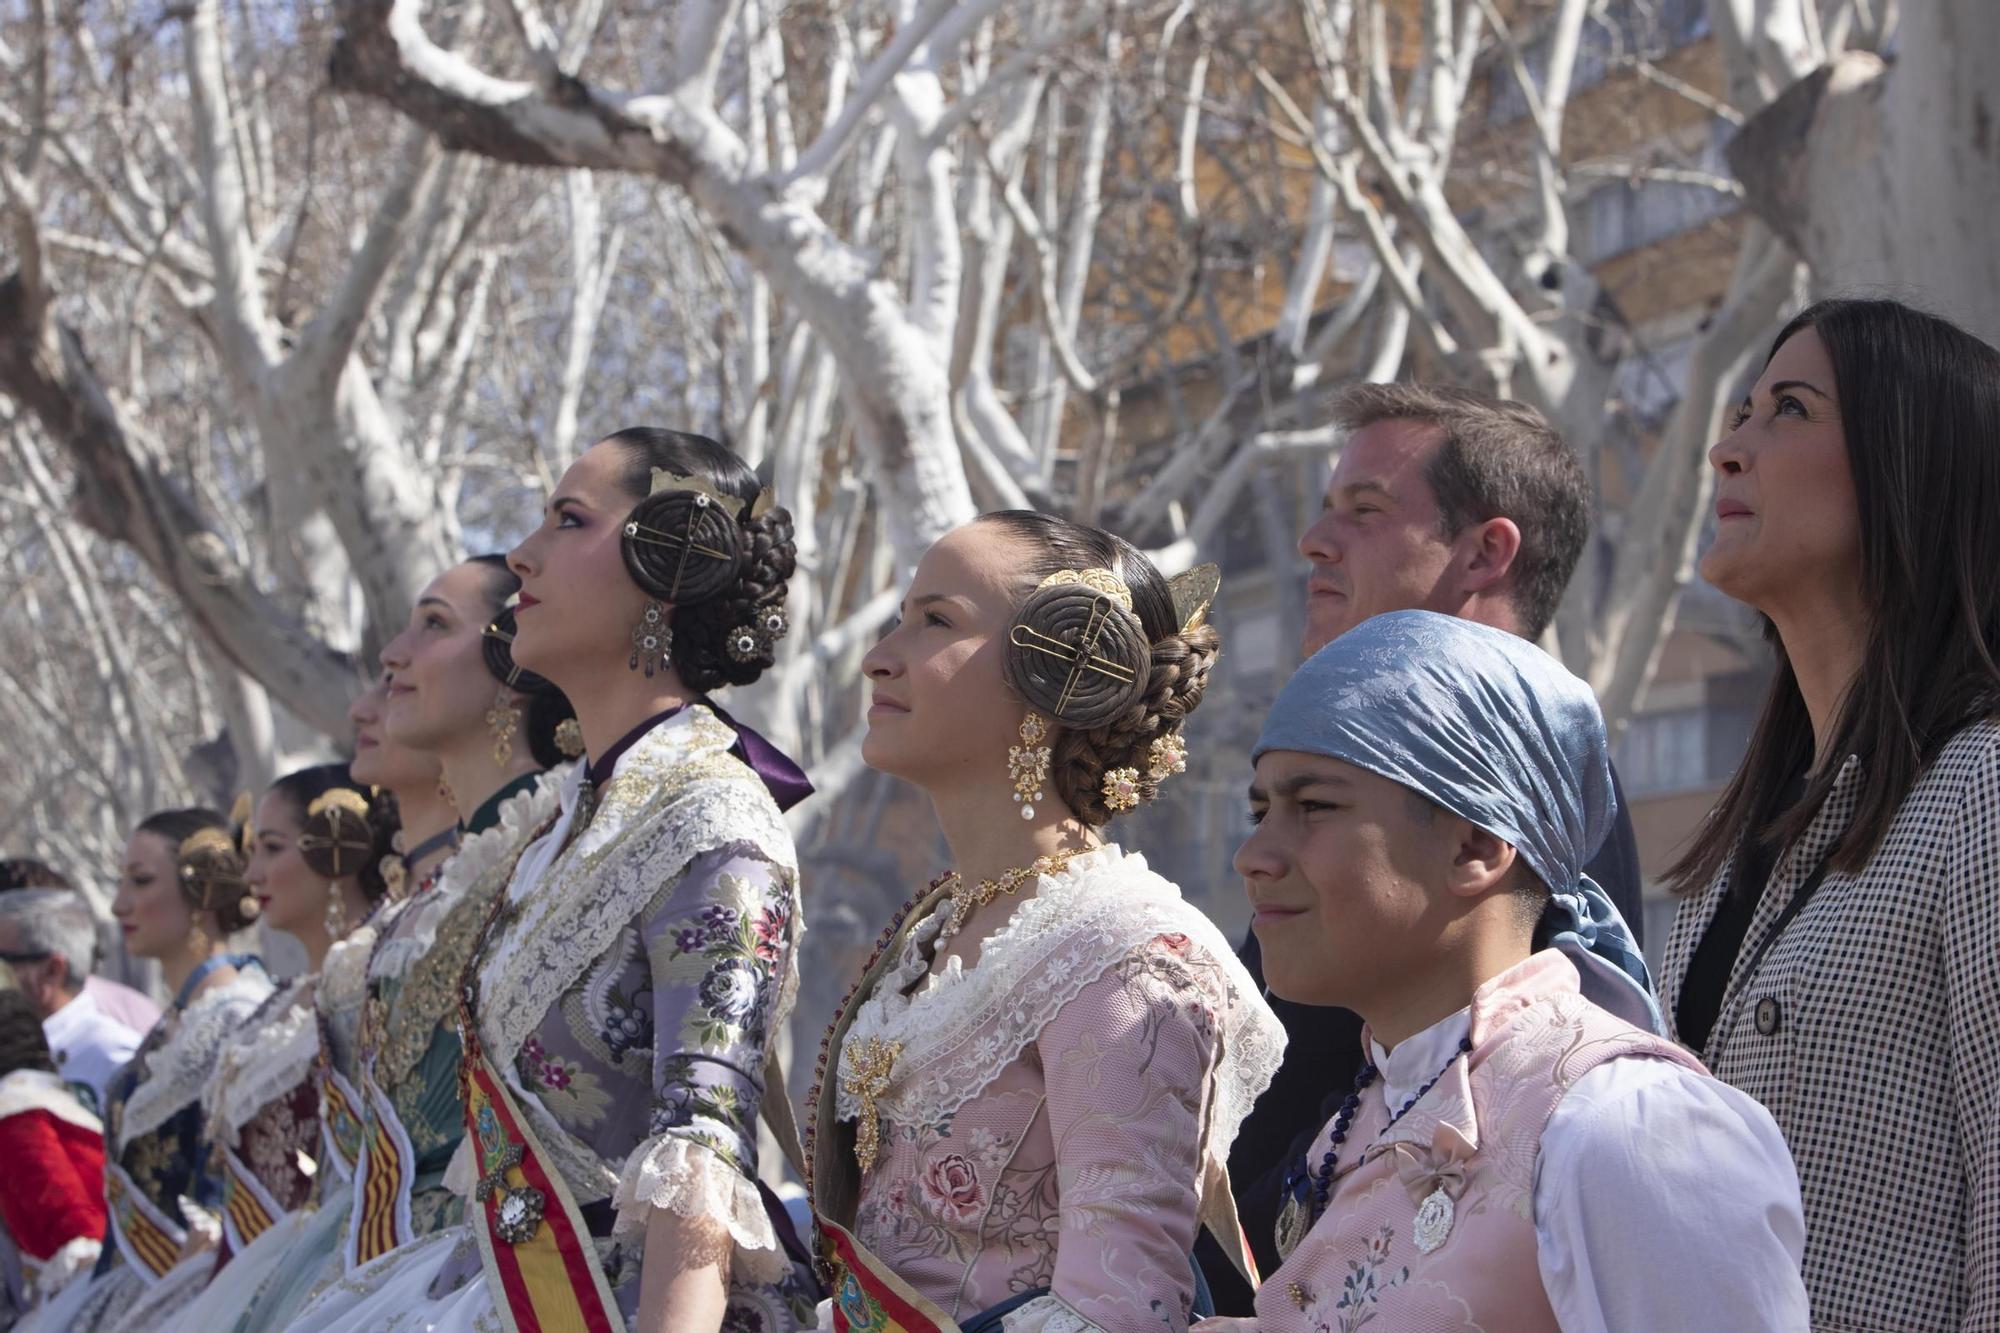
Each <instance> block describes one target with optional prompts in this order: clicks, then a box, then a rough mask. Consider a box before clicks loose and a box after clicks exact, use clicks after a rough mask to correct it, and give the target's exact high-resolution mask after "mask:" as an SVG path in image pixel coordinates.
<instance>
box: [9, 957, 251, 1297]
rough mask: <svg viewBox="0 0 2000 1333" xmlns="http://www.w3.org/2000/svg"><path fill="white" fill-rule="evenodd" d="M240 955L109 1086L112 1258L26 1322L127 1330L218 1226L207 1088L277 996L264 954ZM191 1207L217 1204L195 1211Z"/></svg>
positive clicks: (165, 1022)
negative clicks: (197, 1240)
mask: <svg viewBox="0 0 2000 1333" xmlns="http://www.w3.org/2000/svg"><path fill="white" fill-rule="evenodd" d="M233 961H235V962H236V963H237V966H238V969H239V970H238V972H237V974H236V976H234V977H233V978H231V979H230V980H229V981H226V982H224V983H222V984H221V985H217V986H212V987H210V988H209V989H207V990H205V991H202V992H201V993H200V994H198V995H196V996H195V997H194V998H193V999H191V1000H190V1001H188V1003H187V1005H186V1007H185V1008H182V1007H179V1006H176V1007H175V1008H174V1009H171V1010H169V1011H168V1013H167V1014H166V1016H165V1017H163V1018H161V1020H160V1022H159V1024H158V1026H156V1027H155V1028H154V1029H153V1030H152V1031H151V1032H150V1033H148V1034H147V1035H146V1040H145V1041H144V1043H142V1044H141V1045H140V1047H139V1053H138V1054H137V1055H135V1056H133V1057H132V1062H131V1063H130V1064H128V1065H126V1066H125V1067H124V1068H123V1069H121V1070H119V1071H118V1073H117V1074H116V1075H114V1076H113V1077H112V1080H111V1082H110V1084H109V1086H108V1087H107V1088H106V1089H105V1106H106V1114H105V1125H106V1140H107V1143H108V1146H109V1148H110V1152H109V1153H108V1154H107V1155H106V1161H105V1171H104V1195H105V1202H106V1204H107V1206H108V1207H109V1209H110V1213H111V1226H110V1238H109V1239H108V1240H107V1243H106V1245H105V1247H104V1257H103V1258H102V1259H101V1260H99V1262H98V1267H97V1272H96V1273H95V1274H94V1275H93V1276H92V1277H91V1279H90V1280H89V1281H88V1282H75V1283H72V1284H71V1285H70V1286H69V1287H68V1288H66V1289H65V1290H64V1291H63V1292H62V1294H61V1295H59V1296H58V1297H57V1298H56V1299H55V1300H53V1301H51V1302H49V1303H48V1304H46V1305H44V1306H42V1307H41V1308H40V1309H39V1310H37V1311H35V1313H34V1314H32V1315H31V1316H29V1318H28V1319H26V1320H24V1321H23V1322H22V1323H20V1324H17V1325H15V1327H16V1329H18V1330H24V1331H25V1330H59V1329H60V1330H79V1331H80V1330H85V1329H90V1330H105V1329H115V1328H118V1327H119V1326H120V1325H121V1322H122V1321H123V1320H124V1318H125V1317H126V1315H127V1314H128V1313H129V1312H130V1311H131V1310H132V1309H133V1307H134V1306H135V1305H136V1304H137V1303H138V1302H139V1301H140V1299H141V1298H142V1297H143V1296H145V1295H146V1293H147V1292H148V1290H149V1289H150V1288H152V1287H153V1286H155V1285H156V1284H157V1283H159V1282H160V1281H161V1279H162V1278H164V1277H165V1276H166V1275H167V1274H168V1273H169V1272H170V1271H171V1270H172V1269H173V1267H174V1265H175V1263H176V1262H178V1260H179V1258H180V1254H181V1249H182V1247H183V1246H184V1245H185V1244H187V1243H188V1237H189V1233H190V1232H196V1233H201V1232H206V1231H208V1230H210V1229H211V1228H213V1227H214V1226H215V1220H214V1217H213V1215H212V1210H215V1209H217V1208H219V1207H220V1206H221V1203H222V1178H221V1173H220V1171H219V1170H218V1165H219V1163H218V1162H217V1161H216V1159H215V1157H214V1154H212V1153H211V1152H210V1150H209V1149H210V1144H209V1143H208V1141H207V1140H206V1137H205V1135H204V1133H203V1131H204V1129H205V1123H206V1122H205V1118H204V1116H203V1115H202V1107H201V1094H202V1090H203V1089H204V1088H205V1087H206V1086H207V1084H208V1080H209V1076H210V1075H211V1074H212V1073H213V1072H214V1070H215V1065H216V1060H217V1058H218V1056H219V1055H220V1053H221V1051H222V1047H223V1044H224V1042H225V1041H226V1040H227V1039H228V1037H229V1036H230V1034H232V1033H234V1032H235V1031H237V1030H238V1029H240V1028H241V1027H242V1026H243V1025H244V1023H245V1022H246V1021H247V1020H248V1019H249V1018H250V1016H251V1014H253V1013H254V1012H256V1010H257V1007H258V1006H259V1005H261V1004H262V1003H263V1002H264V1001H265V999H266V998H267V997H269V995H270V994H271V979H270V978H269V977H268V976H266V975H265V974H264V970H263V968H262V966H260V965H259V964H257V962H256V960H255V959H238V960H233ZM184 1204H186V1205H188V1206H191V1207H193V1208H195V1209H197V1210H211V1211H200V1212H197V1213H194V1214H191V1213H189V1212H188V1211H186V1210H185V1209H184V1207H183V1205H184ZM113 1242H115V1243H113Z"/></svg>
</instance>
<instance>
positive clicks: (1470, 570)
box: [1459, 518, 1521, 597]
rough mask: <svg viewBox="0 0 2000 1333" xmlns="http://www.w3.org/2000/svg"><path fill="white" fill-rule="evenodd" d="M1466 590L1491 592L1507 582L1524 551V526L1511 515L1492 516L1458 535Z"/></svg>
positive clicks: (1469, 591) (1470, 592)
mask: <svg viewBox="0 0 2000 1333" xmlns="http://www.w3.org/2000/svg"><path fill="white" fill-rule="evenodd" d="M1459 541H1460V543H1461V544H1462V545H1461V556H1460V558H1461V559H1463V560H1464V562H1465V568H1464V573H1463V575H1462V578H1463V581H1464V592H1465V594H1466V595H1467V596H1468V597H1469V596H1471V595H1472V594H1474V593H1490V592H1492V591H1494V590H1495V589H1497V588H1498V587H1499V586H1500V585H1501V584H1502V583H1505V582H1506V581H1507V576H1508V575H1509V574H1510V573H1512V572H1513V569H1514V558H1515V557H1516V556H1518V555H1520V554H1521V529H1520V527H1519V526H1518V525H1517V524H1516V523H1515V522H1514V520H1513V519H1511V518H1489V519H1487V520H1486V521H1485V522H1484V523H1474V524H1473V525H1472V526H1471V527H1469V528H1467V529H1466V530H1465V531H1464V532H1462V533H1460V534H1459Z"/></svg>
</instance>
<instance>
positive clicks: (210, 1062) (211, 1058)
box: [114, 967, 272, 1154]
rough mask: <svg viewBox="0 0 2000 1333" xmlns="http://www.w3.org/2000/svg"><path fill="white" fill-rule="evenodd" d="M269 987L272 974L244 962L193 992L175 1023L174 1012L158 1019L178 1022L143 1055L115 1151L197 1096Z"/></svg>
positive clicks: (121, 1122)
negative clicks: (139, 1077) (143, 1066)
mask: <svg viewBox="0 0 2000 1333" xmlns="http://www.w3.org/2000/svg"><path fill="white" fill-rule="evenodd" d="M271 989H272V987H271V979H270V977H268V976H266V975H265V973H264V970H263V969H262V968H260V967H245V968H243V969H242V970H241V971H239V972H238V973H237V974H236V976H235V977H234V978H232V979H231V980H229V981H227V982H224V983H223V984H222V985H220V986H214V987H211V988H210V989H208V990H205V991H203V992H202V993H201V994H199V995H197V996H195V997H194V999H193V1000H192V1001H190V1002H189V1003H188V1007H187V1008H186V1009H185V1010H183V1011H182V1012H181V1014H180V1017H179V1020H178V1022H177V1023H176V1020H175V1018H174V1017H173V1016H172V1015H169V1016H168V1017H166V1018H163V1019H161V1020H160V1021H161V1022H163V1023H176V1026H175V1028H174V1030H173V1032H172V1033H171V1034H170V1035H169V1036H168V1037H167V1039H166V1040H165V1041H164V1042H162V1043H161V1044H160V1046H159V1048H158V1049H157V1050H154V1051H153V1052H151V1053H150V1054H148V1055H147V1056H146V1078H145V1081H144V1082H142V1083H141V1084H140V1085H139V1086H138V1087H137V1088H135V1089H133V1092H132V1096H131V1097H130V1098H129V1099H128V1100H127V1101H126V1103H125V1110H124V1113H123V1115H122V1116H121V1117H120V1118H119V1125H118V1142H117V1144H116V1145H114V1153H115V1154H122V1153H123V1152H124V1151H125V1148H126V1146H127V1145H128V1144H130V1143H131V1142H132V1141H133V1140H134V1139H137V1138H141V1137H143V1136H145V1135H147V1134H150V1133H152V1132H153V1131H154V1130H156V1129H158V1128H159V1127H160V1126H161V1125H164V1124H166V1123H167V1121H169V1120H171V1119H172V1118H173V1116H174V1114H175V1112H177V1111H179V1110H181V1109H182V1108H183V1107H186V1106H190V1105H192V1104H194V1103H195V1102H196V1101H198V1100H199V1099H200V1097H201V1093H202V1088H203V1086H204V1085H205V1084H206V1083H207V1082H208V1077H209V1075H210V1074H211V1073H212V1072H214V1069H215V1059H216V1056H217V1054H218V1053H219V1052H220V1051H221V1050H222V1043H223V1042H224V1041H225V1040H226V1039H227V1038H228V1036H229V1034H230V1033H232V1032H234V1031H236V1030H237V1029H238V1028H240V1027H241V1026H243V1020H244V1019H246V1018H248V1017H250V1015H251V1014H252V1013H253V1012H254V1011H255V1010H256V1008H257V1006H258V1005H260V1004H262V1003H263V1002H264V998H265V997H266V996H268V995H269V994H270V993H271Z"/></svg>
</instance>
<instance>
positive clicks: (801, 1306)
mask: <svg viewBox="0 0 2000 1333" xmlns="http://www.w3.org/2000/svg"><path fill="white" fill-rule="evenodd" d="M795 563H796V559H795V556H794V553H793V544H792V521H791V516H790V515H789V514H788V513H787V512H786V511H785V510H784V509H783V508H781V507H778V506H777V505H775V504H774V503H773V501H772V497H771V495H770V493H769V491H768V490H767V489H765V488H764V487H763V486H761V485H760V484H759V483H758V481H757V479H756V477H755V476H754V475H753V474H752V473H751V472H750V470H749V469H748V468H746V467H745V466H744V465H743V463H742V461H741V460H740V459H738V458H736V457H735V456H734V455H733V454H731V453H729V452H728V451H727V450H725V449H723V448H722V447H721V446H720V445H718V444H716V443H715V442H714V441H712V440H707V439H704V438H702V437H700V436H696V435H685V434H681V433H678V432H674V431H664V430H651V429H639V430H627V431H621V432H619V433H618V434H616V435H613V436H610V437H608V438H606V439H604V440H600V441H599V442H598V443H597V444H595V445H594V446H592V447H591V448H590V449H589V450H588V451H586V452H585V453H584V455H583V457H581V458H580V459H578V460H577V462H576V463H575V464H573V465H572V466H571V467H570V468H569V470H568V471H567V472H565V473H564V474H563V477H562V480H561V482H560V483H559V484H558V485H557V488H556V493H555V494H554V495H553V496H552V497H551V498H550V500H549V503H548V507H547V510H546V512H545V515H544V518H543V521H542V524H541V526H540V527H539V528H537V529H536V531H535V532H534V533H533V534H531V535H530V536H529V537H528V538H527V540H525V541H523V542H522V543H521V544H520V545H519V546H517V547H516V548H515V549H514V551H513V553H512V554H511V555H510V556H509V559H508V564H509V567H510V568H511V570H512V571H513V573H514V575H515V576H516V577H517V578H518V579H519V580H520V591H519V596H518V599H517V600H516V602H515V604H514V607H513V608H512V609H513V612H514V617H515V624H514V628H513V630H512V639H511V642H510V643H509V644H508V646H509V648H510V650H511V653H512V658H513V660H514V661H515V662H517V663H518V664H519V666H520V667H521V668H523V669H525V670H527V671H530V672H533V673H535V674H536V675H537V676H539V677H540V678H542V679H544V680H547V681H549V682H551V683H552V684H553V685H554V686H556V687H559V688H560V689H561V691H562V692H563V693H564V694H565V695H566V696H568V698H569V699H570V701H571V702H572V703H574V704H575V705H576V714H577V716H576V725H577V729H578V732H579V733H580V736H581V739H582V742H583V745H584V749H585V752H586V753H587V755H588V756H589V758H588V762H587V765H586V766H584V767H582V768H581V769H579V770H576V771H573V772H571V773H570V774H569V775H567V777H566V778H565V780H564V781H563V784H562V787H561V792H560V808H559V811H558V812H556V813H555V814H554V816H553V817H552V818H549V819H544V820H541V821H540V822H539V823H538V825H537V826H536V827H535V828H534V829H533V830H532V836H533V839H534V840H533V841H531V842H529V843H528V844H527V846H526V848H525V850H517V851H514V852H510V853H509V854H508V855H506V856H503V857H498V858H495V859H494V860H493V861H492V862H491V863H490V864H488V865H486V866H485V867H484V868H483V869H482V870H481V872H480V878H479V880H478V881H477V882H475V883H469V884H467V885H466V887H465V889H464V893H465V895H466V899H467V901H480V902H484V903H487V904H490V906H489V907H487V909H486V910H485V911H484V912H483V913H482V914H481V916H480V918H479V919H477V920H474V921H472V922H471V929H470V930H469V932H468V933H467V935H466V936H465V937H464V938H465V940H466V948H465V952H464V955H463V959H464V965H463V967H462V969H461V970H460V972H459V973H458V975H456V976H453V977H451V978H449V979H448V984H447V988H446V989H445V991H444V992H443V993H444V995H445V996H446V997H447V998H448V999H449V1000H450V1002H451V1009H450V1015H451V1018H452V1020H453V1021H455V1022H456V1023H457V1025H458V1035H459V1037H460V1039H461V1043H460V1054H459V1060H458V1072H459V1082H458V1087H459V1088H461V1089H462V1090H463V1091H464V1095H465V1101H464V1107H463V1121H462V1124H463V1127H464V1134H465V1140H464V1145H463V1147H462V1148H461V1150H460V1153H459V1156H458V1158H457V1159H456V1161H455V1163H454V1166H453V1173H448V1174H447V1180H448V1181H450V1182H452V1183H453V1184H454V1186H455V1187H456V1188H457V1189H458V1190H459V1191H460V1192H461V1193H462V1194H463V1195H465V1196H466V1197H467V1199H468V1202H467V1205H466V1221H465V1222H464V1223H462V1224H460V1225H457V1226H452V1227H448V1228H446V1229H444V1230H442V1231H438V1232H435V1233H433V1234H431V1235H428V1236H423V1237H421V1238H419V1239H417V1240H415V1241H413V1242H411V1243H409V1244H405V1245H402V1246H400V1247H398V1248H396V1249H393V1250H390V1251H389V1252H388V1253H387V1254H385V1255H383V1256H382V1257H381V1258H379V1259H376V1260H375V1261H374V1262H372V1263H368V1264H364V1265H362V1266H361V1267H358V1268H356V1269H355V1270H354V1271H352V1272H351V1273H349V1274H348V1275H347V1276H346V1277H345V1278H344V1279H342V1280H341V1281H340V1282H338V1283H336V1284H334V1285H333V1286H331V1287H329V1288H328V1289H326V1290H325V1291H323V1292H322V1293H321V1294H320V1295H319V1296H318V1297H317V1298H315V1299H314V1301H313V1302H312V1304H310V1305H309V1306H307V1307H306V1308H305V1309H304V1310H303V1311H302V1312H301V1313H300V1314H299V1316H298V1317H297V1318H296V1319H293V1320H292V1321H290V1323H289V1324H288V1327H289V1328H291V1329H292V1330H294V1333H304V1331H305V1330H312V1329H327V1330H334V1329H352V1328H382V1327H392V1326H399V1325H400V1326H404V1327H416V1326H421V1327H424V1328H429V1329H433V1330H440V1331H442V1330H460V1331H461V1333H469V1330H472V1329H485V1328H491V1327H496V1326H500V1325H502V1324H504V1325H506V1326H508V1327H516V1326H518V1327H521V1328H530V1327H542V1328H552V1327H563V1328H570V1327H578V1328H582V1327H629V1328H632V1329H634V1330H644V1333H667V1331H668V1330H671V1333H716V1330H718V1329H721V1328H728V1329H731V1330H735V1329H748V1328H755V1329H759V1330H765V1331H767V1333H784V1331H785V1330H786V1329H789V1328H795V1327H797V1326H798V1325H799V1324H800V1323H801V1322H804V1323H807V1324H809V1323H810V1319H811V1311H812V1286H811V1281H810V1277H809V1274H808V1273H807V1272H806V1270H805V1268H804V1265H803V1260H804V1258H805V1256H804V1255H803V1252H802V1251H798V1250H797V1246H796V1241H795V1239H794V1240H793V1243H792V1244H789V1245H788V1244H787V1236H788V1233H789V1224H788V1222H787V1219H786V1218H785V1215H784V1211H783V1209H782V1207H780V1206H778V1205H777V1204H776V1202H775V1200H774V1199H767V1198H765V1197H764V1196H763V1194H762V1193H761V1192H760V1190H759V1187H758V1184H757V1117H758V1113H759V1110H760V1108H761V1105H762V1103H763V1101H764V1100H765V1097H764V1090H765V1086H766V1059H767V1053H768V1042H769V1038H770V1035H771V1034H772V1033H773V1032H775V1031H777V1030H779V1029H780V1028H781V1027H782V1025H783V1023H784V1021H785V1016H786V1013H787V1011H788V1009H789V1008H790V1005H791V1000H792V996H793V994H794V993H795V990H796V970H795V967H796V965H795V962H794V958H793V953H794V947H795V945H796V943H797V938H798V932H799V930H800V922H799V910H798V909H799V904H798V872H797V863H796V854H795V852H794V850H793V848H792V842H791V836H790V833H789V832H788V830H787V828H786V825H785V822H784V819H783V818H782V815H781V813H780V812H781V810H782V809H783V807H784V806H786V805H789V804H790V803H792V802H794V801H796V800H798V799H800V798H802V797H803V796H804V795H805V794H806V793H807V792H808V791H809V790H810V788H809V787H808V786H807V785H806V783H805V781H804V775H803V774H801V773H799V772H798V770H797V768H796V767H795V766H793V765H792V764H791V763H790V762H789V761H787V760H784V759H783V758H782V756H779V755H777V754H776V753H775V752H774V751H772V750H771V749H770V747H769V746H768V744H767V743H766V742H764V741H763V740H762V739H761V738H760V737H758V736H756V735H755V733H753V732H750V731H749V730H748V729H746V728H741V727H738V726H736V725H734V724H732V723H731V722H730V720H729V719H728V717H727V715H726V714H724V713H722V712H721V711H720V709H718V708H717V707H716V706H715V704H713V703H712V702H711V701H710V700H709V698H708V697H707V694H708V691H710V690H714V689H717V688H719V687H722V686H726V685H747V684H750V683H751V682H753V681H755V680H756V679H757V678H758V677H759V676H760V675H762V674H763V672H764V671H765V670H766V669H768V668H769V667H770V666H771V665H772V661H773V655H774V651H775V645H776V640H777V639H778V638H779V637H780V636H781V635H782V634H783V633H784V632H785V628H786V626H785V615H784V598H785V588H786V583H787V581H788V580H789V579H790V578H791V575H792V571H793V567H794V565H795ZM391 666H392V667H393V666H394V663H393V662H392V663H391ZM398 678H399V680H400V679H401V672H400V671H399V672H398ZM488 693H489V695H490V691H489V692H488ZM451 772H452V765H451V762H450V759H449V757H447V761H446V773H447V777H448V778H449V777H450V775H451ZM468 853H469V849H468V852H461V853H460V857H461V859H463V858H464V857H465V856H466V855H468ZM457 864H458V863H457V862H454V863H453V866H454V870H453V871H451V872H448V877H450V876H451V875H453V874H455V867H456V866H457ZM441 938H442V936H441Z"/></svg>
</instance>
